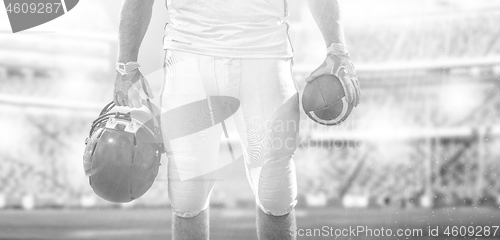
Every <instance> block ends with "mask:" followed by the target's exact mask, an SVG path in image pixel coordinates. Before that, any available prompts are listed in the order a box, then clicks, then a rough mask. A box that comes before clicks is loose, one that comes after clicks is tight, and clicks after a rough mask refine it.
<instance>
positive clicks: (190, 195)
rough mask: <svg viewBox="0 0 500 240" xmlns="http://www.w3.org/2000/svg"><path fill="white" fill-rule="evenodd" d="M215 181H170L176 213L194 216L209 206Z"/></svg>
mask: <svg viewBox="0 0 500 240" xmlns="http://www.w3.org/2000/svg"><path fill="white" fill-rule="evenodd" d="M212 189H213V183H207V182H183V183H180V182H176V183H170V185H169V190H168V195H169V198H170V205H171V208H172V211H173V212H174V214H175V215H177V216H179V217H182V218H192V217H195V216H197V215H198V214H200V213H201V212H202V211H204V210H205V209H207V208H208V204H209V199H210V193H211V191H212Z"/></svg>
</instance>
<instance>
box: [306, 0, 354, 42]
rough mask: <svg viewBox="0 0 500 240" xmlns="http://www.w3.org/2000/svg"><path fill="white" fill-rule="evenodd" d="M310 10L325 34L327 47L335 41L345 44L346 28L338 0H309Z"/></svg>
mask: <svg viewBox="0 0 500 240" xmlns="http://www.w3.org/2000/svg"><path fill="white" fill-rule="evenodd" d="M307 3H308V5H309V10H310V11H311V14H312V16H313V18H314V21H316V24H317V25H318V27H319V30H320V31H321V33H322V34H323V39H324V40H325V44H326V47H329V46H331V45H332V44H333V43H337V44H342V45H344V46H345V39H344V28H343V26H342V19H341V16H340V7H339V2H338V0H308V1H307Z"/></svg>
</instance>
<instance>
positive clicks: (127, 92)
mask: <svg viewBox="0 0 500 240" xmlns="http://www.w3.org/2000/svg"><path fill="white" fill-rule="evenodd" d="M153 3H154V0H124V2H123V6H122V9H121V13H120V26H119V47H118V61H117V71H118V73H117V76H116V81H115V90H114V101H115V103H116V104H117V105H122V106H129V107H140V106H142V104H143V100H144V99H143V98H141V97H140V92H141V91H144V92H145V93H146V95H147V97H152V96H153V95H152V93H151V89H150V88H149V85H148V84H147V81H146V79H144V77H143V76H142V74H141V73H140V72H139V70H138V67H139V65H138V64H137V58H138V55H139V48H140V46H141V43H142V40H143V39H144V36H145V35H146V31H147V29H148V26H149V23H150V21H151V15H152V12H153Z"/></svg>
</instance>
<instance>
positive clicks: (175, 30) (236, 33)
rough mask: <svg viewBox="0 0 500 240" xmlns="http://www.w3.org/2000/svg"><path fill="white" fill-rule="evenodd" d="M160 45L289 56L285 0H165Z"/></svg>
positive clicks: (204, 51) (196, 50)
mask: <svg viewBox="0 0 500 240" xmlns="http://www.w3.org/2000/svg"><path fill="white" fill-rule="evenodd" d="M167 8H168V11H169V14H170V19H171V22H172V23H169V24H167V25H166V27H165V38H164V48H165V49H173V50H179V51H184V52H191V53H197V54H203V55H210V56H220V57H231V58H284V57H292V56H293V51H292V46H291V43H290V38H289V37H288V23H287V22H285V21H284V20H283V18H284V17H286V16H287V15H288V13H287V11H288V10H287V2H286V0H167Z"/></svg>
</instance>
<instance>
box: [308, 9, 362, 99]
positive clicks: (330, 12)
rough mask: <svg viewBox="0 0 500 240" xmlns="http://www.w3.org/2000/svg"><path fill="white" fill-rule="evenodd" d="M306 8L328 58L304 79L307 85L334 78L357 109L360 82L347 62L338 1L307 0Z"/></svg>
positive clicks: (350, 64) (347, 57) (349, 62)
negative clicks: (307, 7)
mask: <svg viewBox="0 0 500 240" xmlns="http://www.w3.org/2000/svg"><path fill="white" fill-rule="evenodd" d="M308 5H309V10H310V11H311V14H312V16H313V18H314V20H315V21H316V24H317V25H318V28H319V30H320V31H321V34H322V35H323V39H324V41H325V44H326V47H327V57H326V59H325V61H324V62H323V64H322V65H321V66H319V67H318V68H317V69H316V70H314V71H313V72H312V73H311V75H309V77H307V78H306V82H311V81H313V80H314V79H316V78H317V77H319V76H321V75H327V74H332V75H337V77H339V79H340V80H341V82H342V85H343V87H344V91H345V93H346V96H347V100H348V101H350V102H351V101H352V102H353V103H354V106H357V105H358V103H359V97H360V95H361V93H360V87H359V81H358V78H357V77H356V72H355V70H354V66H353V65H352V63H351V61H350V60H349V53H348V50H347V47H346V44H345V38H344V28H343V25H342V18H341V14H340V7H339V2H338V0H308Z"/></svg>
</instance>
